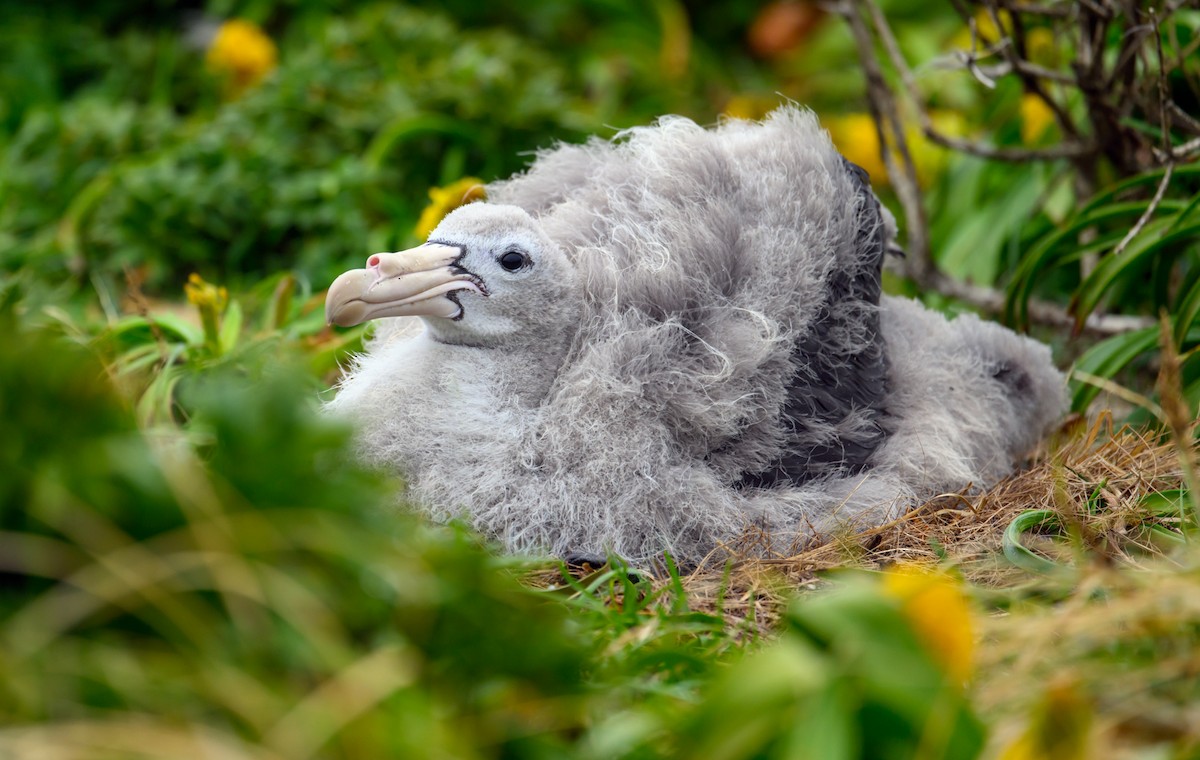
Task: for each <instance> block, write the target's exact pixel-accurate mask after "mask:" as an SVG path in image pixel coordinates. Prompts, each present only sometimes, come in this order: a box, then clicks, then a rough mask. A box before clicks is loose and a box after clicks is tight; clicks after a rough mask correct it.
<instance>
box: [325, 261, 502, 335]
mask: <svg viewBox="0 0 1200 760" xmlns="http://www.w3.org/2000/svg"><path fill="white" fill-rule="evenodd" d="M461 255H462V250H461V249H459V248H458V247H457V246H452V245H442V244H440V243H427V244H425V245H422V246H418V247H417V248H410V249H409V250H407V251H399V252H398V253H377V254H375V255H373V256H371V258H369V259H367V268H366V269H352V270H350V271H349V272H345V273H343V274H341V275H339V276H338V278H337V279H336V280H334V281H333V284H332V285H330V286H329V294H328V295H326V296H325V319H326V321H328V322H329V323H330V324H334V325H340V326H342V327H350V326H352V325H360V324H362V323H363V322H366V321H368V320H371V319H378V318H379V317H413V316H423V317H443V318H446V319H457V318H458V317H460V316H462V307H461V306H460V305H459V304H458V301H457V299H456V298H455V297H454V296H453V294H454V293H456V292H458V291H462V290H471V291H474V292H476V293H478V294H480V295H482V296H486V295H487V290H486V289H485V288H484V287H483V283H482V282H481V281H480V280H479V278H478V277H476V276H475V275H473V274H471V273H470V272H468V271H466V270H465V269H463V268H462V267H459V266H457V265H456V264H455V263H454V262H455V261H457V260H458V258H459V257H460V256H461Z"/></svg>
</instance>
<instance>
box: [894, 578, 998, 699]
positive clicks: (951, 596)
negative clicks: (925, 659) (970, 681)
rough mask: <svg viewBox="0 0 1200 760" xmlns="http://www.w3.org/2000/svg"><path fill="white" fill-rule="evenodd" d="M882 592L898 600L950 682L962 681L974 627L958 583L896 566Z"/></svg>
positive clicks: (967, 671) (966, 673) (972, 653)
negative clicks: (949, 677) (949, 678)
mask: <svg viewBox="0 0 1200 760" xmlns="http://www.w3.org/2000/svg"><path fill="white" fill-rule="evenodd" d="M883 590H884V592H885V593H886V594H888V595H889V596H891V597H893V598H895V599H897V600H899V602H900V604H901V607H902V609H903V611H904V616H905V617H906V618H908V621H909V623H910V624H911V625H912V627H913V630H914V631H915V632H916V634H917V637H918V638H919V639H920V640H921V641H922V643H924V644H925V646H926V647H928V648H929V651H930V653H931V654H932V655H933V656H934V658H935V659H937V660H938V662H940V663H941V664H942V665H943V666H944V667H945V668H946V672H948V673H949V674H950V675H951V676H952V677H953V678H955V679H956V680H959V681H965V680H966V679H967V677H968V676H969V675H970V674H971V667H972V663H973V660H974V656H975V625H974V623H973V621H972V619H971V609H970V607H969V606H968V604H967V599H966V597H965V596H964V595H963V593H962V591H961V590H960V588H959V585H958V583H957V582H956V581H955V580H954V579H953V578H951V577H950V576H949V575H946V574H945V573H941V572H937V571H934V570H929V569H926V568H922V567H918V566H915V565H896V566H895V567H893V568H892V569H890V570H888V571H887V572H886V573H884V575H883Z"/></svg>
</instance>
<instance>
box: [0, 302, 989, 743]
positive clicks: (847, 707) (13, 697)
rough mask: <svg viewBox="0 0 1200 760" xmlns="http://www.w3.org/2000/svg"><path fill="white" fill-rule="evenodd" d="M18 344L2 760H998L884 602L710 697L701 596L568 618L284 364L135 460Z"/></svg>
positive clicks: (80, 366)
mask: <svg viewBox="0 0 1200 760" xmlns="http://www.w3.org/2000/svg"><path fill="white" fill-rule="evenodd" d="M10 296H11V294H10ZM0 319H2V325H0V326H2V327H3V328H4V330H5V332H6V334H7V335H8V336H9V338H10V339H9V340H7V341H5V342H4V343H3V347H2V348H0V351H2V352H3V359H4V361H3V362H0V399H2V400H3V406H0V412H2V413H3V416H4V418H5V419H6V420H7V421H12V422H16V423H17V427H16V428H15V429H14V431H13V434H12V435H6V436H4V437H3V439H0V440H2V441H3V445H2V447H0V457H2V459H0V464H2V465H3V471H4V472H5V473H6V479H5V482H4V487H3V490H2V491H0V548H2V549H3V551H2V552H0V558H2V559H0V589H2V594H0V644H2V645H0V753H4V754H6V755H8V754H14V755H16V756H22V755H23V754H25V753H27V752H36V751H51V750H53V748H58V749H59V750H62V748H64V747H65V746H67V745H68V744H69V745H71V746H74V747H75V748H76V750H77V751H80V752H82V753H83V754H82V755H76V756H82V757H99V756H109V755H108V754H106V753H110V752H115V753H117V754H119V755H121V754H128V753H133V752H135V751H136V752H137V753H138V754H139V756H149V757H180V756H191V755H194V754H196V753H197V752H199V747H200V746H201V744H203V743H213V744H214V745H216V746H222V747H224V748H226V749H227V751H229V752H230V753H232V755H231V756H250V754H251V748H261V749H263V750H266V751H269V752H273V753H274V756H279V757H288V758H296V757H308V756H322V757H374V756H381V755H383V756H402V757H409V756H413V757H416V756H420V757H433V756H447V757H576V756H577V757H643V756H655V755H657V754H659V753H660V752H665V751H670V752H673V753H680V754H682V755H684V756H707V757H714V756H718V755H711V754H708V753H709V751H710V749H711V748H712V746H713V745H712V743H711V742H710V739H709V737H715V738H716V739H719V744H720V745H721V746H724V748H725V749H724V751H722V752H721V753H719V756H723V757H730V758H734V757H746V758H749V757H761V756H789V757H791V756H795V754H794V752H792V751H790V750H788V748H789V747H790V748H793V749H794V748H795V747H797V746H801V745H806V744H807V743H808V736H809V734H808V732H809V731H810V730H811V729H813V728H816V727H818V726H822V725H823V724H824V723H825V722H826V721H834V722H835V725H836V726H839V728H838V731H837V732H835V733H834V734H831V735H829V738H828V741H829V742H832V743H833V744H834V745H835V746H836V747H840V748H841V749H840V751H839V753H837V754H826V753H824V752H823V751H822V752H817V753H816V754H811V755H810V756H813V757H824V758H830V757H859V756H862V757H876V756H878V757H885V756H886V757H916V756H921V757H956V758H960V757H973V756H975V754H977V752H978V749H979V744H980V740H981V739H980V737H981V735H980V733H979V730H980V729H979V725H978V722H977V720H976V719H975V718H973V717H971V714H970V711H969V708H968V706H967V703H966V702H965V701H964V699H965V697H964V695H963V692H962V691H961V685H955V684H954V679H953V678H952V677H951V676H950V675H949V674H948V671H947V670H946V666H944V665H943V664H941V663H940V662H939V660H938V656H937V654H936V653H934V652H932V651H931V650H930V649H929V645H928V644H927V643H925V642H923V641H922V639H921V634H920V631H921V627H920V626H918V625H917V624H916V623H915V622H914V621H913V619H912V618H911V617H907V616H906V614H905V612H904V608H903V607H902V606H901V605H900V604H899V603H898V601H897V600H896V599H895V598H892V597H889V596H888V594H887V593H886V592H884V591H882V590H881V589H880V588H879V586H878V585H877V584H864V585H862V586H861V587H858V588H856V589H855V590H852V589H849V588H848V589H847V590H846V591H844V592H842V593H841V594H838V595H834V596H829V597H826V598H824V599H822V600H821V601H820V602H813V603H811V604H805V605H801V606H799V607H797V609H796V611H795V613H794V623H795V625H796V630H797V635H794V636H793V635H788V636H785V637H784V639H783V640H781V641H780V642H777V643H775V644H772V645H771V646H770V647H769V648H768V649H767V650H766V651H763V652H761V653H756V654H752V655H750V656H748V657H747V658H746V659H745V660H744V661H741V662H737V663H735V664H733V665H732V666H731V669H729V670H728V671H727V672H725V673H724V674H723V675H722V676H721V677H720V679H719V680H716V681H711V676H712V674H713V673H714V672H715V669H716V668H717V666H718V664H719V663H720V662H721V661H722V660H728V659H730V657H731V655H732V654H734V652H735V650H734V649H733V648H732V640H731V639H730V638H729V636H728V634H727V633H726V630H725V625H724V621H723V620H722V619H721V618H720V617H719V616H712V615H705V614H700V613H694V612H692V611H691V610H690V609H689V608H688V606H687V603H686V598H683V597H677V598H676V600H675V603H674V604H673V606H665V605H664V606H657V607H655V606H654V602H655V601H656V600H655V594H654V592H650V591H649V587H648V585H647V584H646V581H645V580H643V579H641V578H635V577H633V576H632V575H631V574H630V573H628V571H620V572H615V571H612V572H609V573H608V574H606V575H605V577H601V578H597V579H594V580H593V581H592V583H591V584H590V586H588V587H586V588H584V587H579V588H577V589H575V594H573V600H572V602H571V603H570V604H569V605H565V606H564V605H563V604H560V603H559V602H557V601H556V596H557V595H556V594H553V593H551V594H546V593H545V592H542V593H538V592H533V591H529V590H526V589H524V588H523V587H522V586H521V585H520V584H519V583H518V582H517V580H516V579H515V578H514V577H513V576H512V574H511V573H510V572H505V571H504V569H503V567H504V565H505V564H506V563H505V561H504V560H501V559H498V558H497V557H495V556H494V555H492V554H489V553H488V552H486V551H484V550H483V548H481V547H479V546H477V545H475V543H474V542H473V541H472V540H471V539H469V538H468V537H466V536H465V535H464V534H463V533H461V532H459V531H456V530H453V529H446V528H433V527H429V526H425V525H421V524H419V523H418V521H417V520H416V519H415V518H413V517H411V516H406V515H404V514H400V513H397V512H396V511H395V510H394V508H391V507H390V506H389V503H390V502H391V500H392V499H394V494H392V493H391V487H390V486H389V485H388V483H387V481H385V480H383V479H382V478H380V477H379V476H377V475H374V474H371V473H369V472H366V471H363V470H362V469H360V468H359V467H358V466H357V465H356V464H355V463H354V461H353V458H352V455H351V450H350V448H349V447H348V446H347V445H346V444H347V439H348V432H349V431H348V430H347V429H346V428H345V427H343V426H342V424H341V423H338V422H335V421H333V420H331V419H329V418H327V417H324V416H320V415H318V414H317V413H316V412H315V409H314V408H313V407H314V404H313V400H312V394H311V392H310V389H309V385H308V383H306V382H305V381H304V380H303V379H302V378H303V375H304V373H303V371H301V370H298V369H296V368H295V367H294V366H293V365H292V364H290V363H289V362H288V361H287V356H286V354H285V355H283V356H279V355H276V356H272V357H270V358H269V360H267V359H260V360H259V361H245V362H242V363H241V364H240V365H238V366H237V367H226V368H222V369H220V370H217V371H212V372H209V373H208V374H205V375H197V376H194V381H193V382H192V384H191V385H190V386H189V389H188V392H187V394H186V395H187V396H188V398H187V401H186V404H187V406H188V408H189V409H190V410H191V414H190V419H189V422H188V424H187V426H186V427H185V428H183V429H180V430H177V431H175V432H169V431H167V430H164V429H159V430H157V431H156V432H153V433H150V434H143V433H141V432H139V430H138V427H137V425H136V424H135V420H134V418H133V415H132V413H131V410H130V409H128V408H127V406H126V404H125V403H124V401H123V399H122V397H121V395H120V394H119V393H117V392H116V390H115V389H114V387H113V386H112V385H111V384H110V382H109V380H108V377H107V375H106V373H105V371H104V365H103V364H102V363H100V362H99V361H97V358H96V356H95V355H94V354H92V353H91V352H90V351H88V350H87V349H86V348H84V347H82V346H80V345H79V344H78V343H76V342H73V341H71V340H68V339H67V338H65V337H64V336H63V335H62V334H60V333H54V332H47V331H46V330H45V329H30V328H26V327H24V326H23V320H22V319H21V317H20V316H19V312H18V309H17V308H16V299H15V298H13V297H10V298H9V299H8V302H7V304H6V306H5V308H4V310H3V311H2V312H0ZM30 357H36V359H35V360H32V361H31V360H29V358H30ZM63 403H66V404H67V405H68V406H67V408H65V409H63V410H62V413H63V419H61V420H60V419H59V418H58V417H57V416H49V415H46V414H45V411H46V409H48V408H52V407H53V406H55V405H60V406H61V405H62V404H63ZM64 420H69V424H70V426H69V427H66V426H64V424H63V423H64ZM605 583H609V584H610V586H611V588H612V590H610V591H609V592H608V594H607V595H606V594H605V592H604V587H605ZM618 592H619V595H618ZM618 596H619V598H621V599H623V601H620V602H619V603H617V602H614V601H613V600H614V599H617V598H618ZM606 598H607V600H608V601H605V599H606ZM572 608H574V609H575V610H576V613H575V614H568V611H569V610H570V609H572ZM655 609H657V611H655ZM880 626H882V627H884V628H886V629H887V630H889V635H888V636H886V637H880V636H878V635H875V633H874V631H875V630H876V629H877V628H878V627H880ZM880 663H887V667H884V668H882V669H881V668H880V667H879V664H880ZM710 681H711V683H710ZM733 684H741V686H740V687H739V688H740V689H741V691H739V690H737V689H734V688H732V686H731V685H733ZM747 688H749V689H750V692H749V695H752V696H753V699H752V700H750V701H747V700H746V699H744V698H743V696H742V693H743V692H744V691H745V690H746V689H747ZM799 697H803V699H800V700H799V701H796V700H797V698H799ZM731 701H732V704H733V705H736V707H737V709H736V710H733V709H730V705H731ZM806 705H811V706H812V707H814V708H816V707H819V710H817V711H814V712H810V711H809V709H810V708H809V707H806ZM748 710H749V711H750V713H751V714H753V715H754V720H753V722H752V723H750V724H747V723H745V722H744V720H745V717H746V713H747V711H748ZM796 716H803V717H804V718H805V720H804V721H801V722H799V723H796V724H794V725H792V724H791V723H790V722H788V723H785V722H782V721H784V720H785V719H790V717H796ZM680 725H684V726H692V728H690V729H685V730H683V731H680V729H679V726H680ZM751 726H753V727H754V732H753V733H752V732H750V731H748V730H747V729H748V728H750V727H751ZM930 726H940V727H941V728H938V729H936V730H937V731H940V732H941V733H937V734H935V735H932V736H931V735H930V734H929V733H928V731H927V728H928V727H930ZM781 730H784V731H785V733H782V734H781V733H779V732H780V731H781ZM856 736H858V737H865V738H855V737H856ZM735 737H736V741H735V739H734V738H735ZM716 739H714V740H716ZM862 741H866V742H868V744H866V745H863V748H862V749H861V750H860V749H859V748H858V744H857V743H858V742H862ZM930 742H932V744H930ZM876 745H878V746H876ZM818 746H819V745H814V750H815V749H816V748H817V747H818ZM931 748H932V749H931ZM919 752H920V753H921V754H918V753H919ZM763 753H766V754H765V755H764V754H763ZM781 753H782V754H781Z"/></svg>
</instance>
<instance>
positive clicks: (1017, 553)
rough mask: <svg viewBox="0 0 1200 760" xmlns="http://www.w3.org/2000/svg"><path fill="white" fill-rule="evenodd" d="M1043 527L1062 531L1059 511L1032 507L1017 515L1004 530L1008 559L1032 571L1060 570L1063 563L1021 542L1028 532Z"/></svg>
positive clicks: (1048, 571)
mask: <svg viewBox="0 0 1200 760" xmlns="http://www.w3.org/2000/svg"><path fill="white" fill-rule="evenodd" d="M1043 527H1047V528H1052V529H1054V530H1055V531H1058V532H1060V533H1061V531H1062V523H1061V522H1060V520H1059V517H1058V513H1057V512H1054V511H1051V510H1049V509H1030V510H1027V511H1025V512H1022V513H1021V514H1019V515H1017V516H1016V518H1015V519H1013V521H1012V522H1010V523H1009V524H1008V527H1007V528H1006V529H1005V530H1004V538H1003V539H1002V541H1001V544H1002V546H1003V547H1004V556H1005V557H1007V558H1008V561H1009V562H1011V563H1013V564H1014V565H1016V566H1017V567H1019V568H1021V569H1023V570H1028V571H1029V572H1031V573H1042V574H1044V573H1051V572H1054V571H1055V570H1058V569H1059V568H1060V567H1061V565H1059V564H1058V563H1057V562H1052V561H1051V560H1048V559H1046V558H1045V557H1043V556H1042V555H1040V554H1037V553H1035V552H1034V551H1033V550H1031V549H1029V548H1028V547H1026V546H1025V545H1024V544H1022V543H1021V539H1022V538H1023V537H1024V534H1025V533H1026V532H1028V531H1031V530H1034V529H1035V528H1043Z"/></svg>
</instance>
